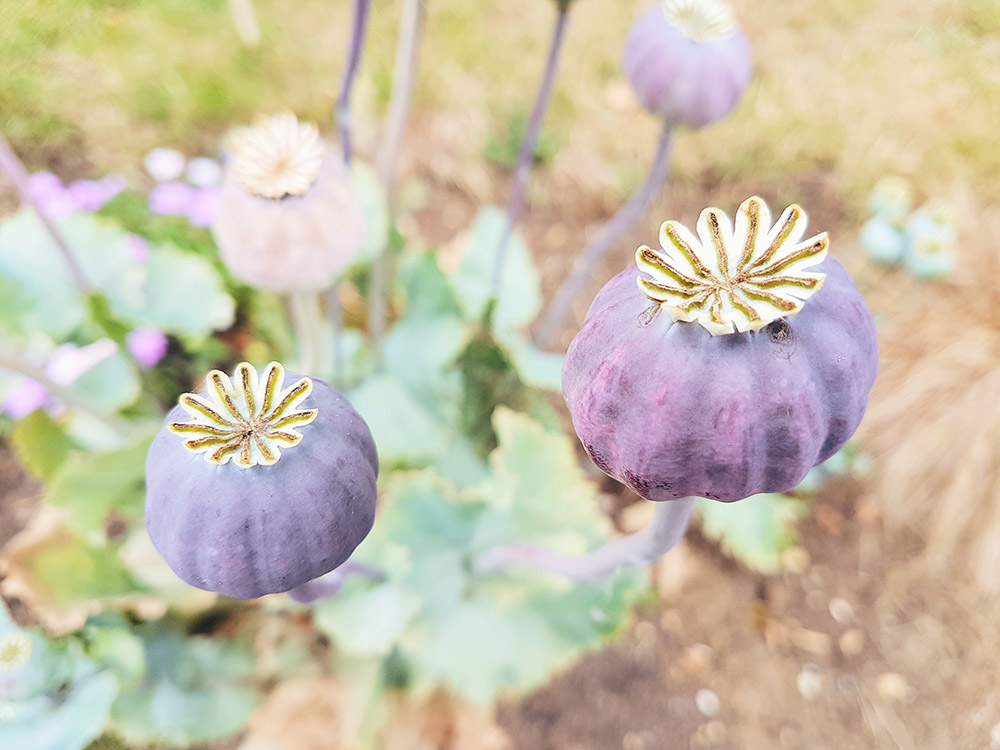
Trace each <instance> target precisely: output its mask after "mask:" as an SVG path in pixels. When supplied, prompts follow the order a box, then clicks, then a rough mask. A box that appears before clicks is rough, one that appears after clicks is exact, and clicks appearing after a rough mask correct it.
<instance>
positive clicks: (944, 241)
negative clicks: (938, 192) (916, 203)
mask: <svg viewBox="0 0 1000 750" xmlns="http://www.w3.org/2000/svg"><path fill="white" fill-rule="evenodd" d="M951 213H952V212H951V210H950V209H949V208H948V206H946V205H944V204H943V203H941V202H936V201H931V202H929V203H927V204H925V205H924V206H922V207H921V208H919V209H917V210H916V211H914V212H913V215H912V216H911V217H910V220H909V222H907V224H906V268H907V270H908V271H909V272H910V273H912V274H913V275H914V276H916V277H917V278H920V279H934V278H938V277H940V276H944V275H945V274H947V273H948V272H949V271H951V270H952V269H953V268H954V267H955V245H956V243H957V241H958V239H957V237H956V235H955V221H954V219H953V218H952V215H951Z"/></svg>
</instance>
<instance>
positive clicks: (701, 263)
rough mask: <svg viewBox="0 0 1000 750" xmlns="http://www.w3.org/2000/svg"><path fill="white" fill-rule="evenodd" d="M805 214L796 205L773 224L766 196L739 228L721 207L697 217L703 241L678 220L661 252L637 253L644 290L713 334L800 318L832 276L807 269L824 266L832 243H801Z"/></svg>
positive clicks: (751, 203)
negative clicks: (811, 300)
mask: <svg viewBox="0 0 1000 750" xmlns="http://www.w3.org/2000/svg"><path fill="white" fill-rule="evenodd" d="M806 221H807V219H806V214H805V212H804V211H803V210H802V209H801V208H800V207H799V206H796V205H792V206H789V207H788V208H786V209H785V210H784V212H783V213H782V214H781V218H779V219H778V221H777V223H776V224H775V225H774V226H773V227H772V226H771V212H770V210H769V209H768V207H767V205H766V204H765V203H764V201H763V200H762V199H760V198H757V197H753V198H748V199H747V200H745V201H744V202H743V204H742V205H741V206H740V210H739V213H737V215H736V226H735V227H734V226H733V223H732V222H731V221H730V220H729V217H728V216H726V214H725V213H723V212H722V211H720V210H719V209H717V208H706V209H705V210H704V211H702V212H701V216H700V217H699V219H698V236H697V237H695V235H694V234H693V233H692V232H691V231H690V230H689V229H688V228H687V227H685V226H683V225H681V224H679V223H678V222H676V221H667V222H664V224H663V226H662V227H661V228H660V245H661V246H662V247H663V250H662V251H656V250H651V249H650V248H648V247H640V248H639V249H638V250H637V251H636V253H635V261H636V265H638V267H639V270H640V271H642V272H644V273H646V274H648V275H649V276H650V277H651V278H646V277H644V276H640V277H639V279H638V283H639V288H640V289H641V290H642V291H643V293H644V294H645V295H646V296H647V297H649V298H650V299H652V300H655V301H656V302H659V303H660V304H661V306H662V307H663V308H664V309H666V310H667V311H668V312H669V313H670V315H671V316H672V317H673V319H674V320H681V321H692V322H697V323H699V324H700V325H702V326H703V327H704V328H706V329H707V330H708V331H709V332H710V333H712V334H713V335H716V336H718V335H722V334H726V333H733V332H734V331H740V332H743V331H756V330H759V329H761V328H763V327H764V326H766V325H767V324H768V323H770V322H772V321H774V320H777V319H778V318H785V317H788V316H790V315H794V314H795V313H797V312H798V311H799V310H801V309H802V305H803V304H804V303H805V301H806V300H807V299H809V297H811V296H812V295H813V294H815V293H816V292H817V291H819V288H820V287H821V286H823V280H824V279H825V278H826V275H825V274H822V273H814V272H810V271H806V270H805V269H807V268H810V267H811V266H814V265H816V264H817V263H820V262H821V261H822V260H823V259H824V258H825V257H826V252H827V246H828V245H829V244H830V241H829V238H828V237H827V235H826V233H825V232H824V233H823V234H818V235H816V236H814V237H810V238H809V239H807V240H802V235H803V234H804V232H805V229H806Z"/></svg>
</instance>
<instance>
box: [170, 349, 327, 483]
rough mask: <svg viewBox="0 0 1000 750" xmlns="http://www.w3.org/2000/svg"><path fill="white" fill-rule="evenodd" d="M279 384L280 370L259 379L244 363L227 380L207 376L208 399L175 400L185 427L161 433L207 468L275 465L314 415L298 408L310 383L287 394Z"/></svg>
mask: <svg viewBox="0 0 1000 750" xmlns="http://www.w3.org/2000/svg"><path fill="white" fill-rule="evenodd" d="M284 381H285V370H284V368H283V367H282V366H281V365H280V364H278V363H277V362H272V363H271V364H269V365H268V366H267V367H266V368H265V369H264V373H263V374H262V375H260V376H259V377H258V375H257V370H255V369H254V368H253V366H251V365H249V364H247V363H246V362H243V363H242V364H240V365H237V367H236V370H235V372H233V376H232V378H230V377H229V376H227V375H226V374H225V373H224V372H221V371H219V370H212V372H210V373H209V374H208V377H207V378H206V379H205V382H206V385H207V386H208V398H205V397H204V396H201V395H199V394H197V393H185V394H184V395H183V396H181V397H180V402H179V403H180V405H181V407H182V408H183V409H184V411H186V412H187V413H188V414H189V415H190V416H191V421H189V422H170V423H169V424H167V429H168V430H170V431H171V432H173V433H174V434H175V435H179V436H181V437H183V438H185V440H184V447H185V448H187V449H188V450H189V451H192V452H194V453H203V454H204V455H205V460H206V461H208V462H209V463H212V464H220V465H221V464H226V463H229V461H230V459H233V460H234V463H235V464H236V465H237V466H239V467H240V468H242V469H249V468H251V467H253V466H257V465H258V464H261V465H264V466H271V465H273V464H276V463H277V462H278V459H280V458H281V449H282V448H285V449H287V448H290V447H293V446H296V445H298V444H299V443H300V442H301V441H302V433H300V432H298V430H296V429H295V428H297V427H302V426H304V425H307V424H309V423H310V422H312V421H313V420H314V419H316V416H317V414H319V411H318V410H317V409H300V408H299V406H300V404H301V403H302V401H303V400H304V399H305V398H306V397H307V396H309V394H310V393H312V380H310V379H309V378H302V379H301V380H299V381H298V382H296V383H295V384H293V385H291V386H289V387H288V388H285V387H284Z"/></svg>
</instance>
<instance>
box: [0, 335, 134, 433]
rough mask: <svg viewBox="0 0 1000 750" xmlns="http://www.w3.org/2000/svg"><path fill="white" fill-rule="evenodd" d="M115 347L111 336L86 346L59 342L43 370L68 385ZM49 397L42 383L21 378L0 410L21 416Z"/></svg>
mask: <svg viewBox="0 0 1000 750" xmlns="http://www.w3.org/2000/svg"><path fill="white" fill-rule="evenodd" d="M117 351H118V345H117V344H115V342H114V341H112V340H111V339H100V340H99V341H95V342H94V343H93V344H88V345H87V346H77V345H76V344H62V345H60V346H58V347H56V349H55V351H53V352H52V353H51V354H50V355H49V357H48V361H47V362H46V363H45V367H44V369H45V374H46V375H47V376H48V377H49V379H50V380H51V381H52V382H53V383H56V384H58V385H65V386H70V385H73V383H75V382H76V381H77V379H78V378H80V376H82V375H83V374H84V373H86V372H88V371H89V370H91V369H92V368H93V367H95V366H96V365H97V364H99V363H100V362H103V361H104V360H105V359H107V358H108V357H110V356H112V355H114V354H115V352H117ZM48 401H49V391H48V389H47V388H46V387H45V386H43V385H42V384H41V383H38V382H37V381H35V380H32V379H31V378H21V379H20V380H18V381H17V382H16V383H15V384H14V386H13V387H12V388H10V389H9V390H8V391H7V394H6V396H5V397H4V400H3V403H2V404H0V412H3V413H6V414H8V415H9V416H10V417H12V418H13V419H21V418H22V417H26V416H27V415H28V414H31V412H33V411H35V409H38V408H41V407H43V406H46V405H47V404H48Z"/></svg>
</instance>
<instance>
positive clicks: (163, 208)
mask: <svg viewBox="0 0 1000 750" xmlns="http://www.w3.org/2000/svg"><path fill="white" fill-rule="evenodd" d="M194 199H195V189H194V188H193V187H191V186H190V185H188V184H187V183H186V182H162V183H160V184H159V185H157V186H156V187H155V188H153V189H152V190H151V191H150V192H149V210H150V211H152V212H153V213H154V214H160V215H162V216H184V215H185V214H187V212H188V211H190V210H191V205H192V203H193V201H194Z"/></svg>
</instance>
